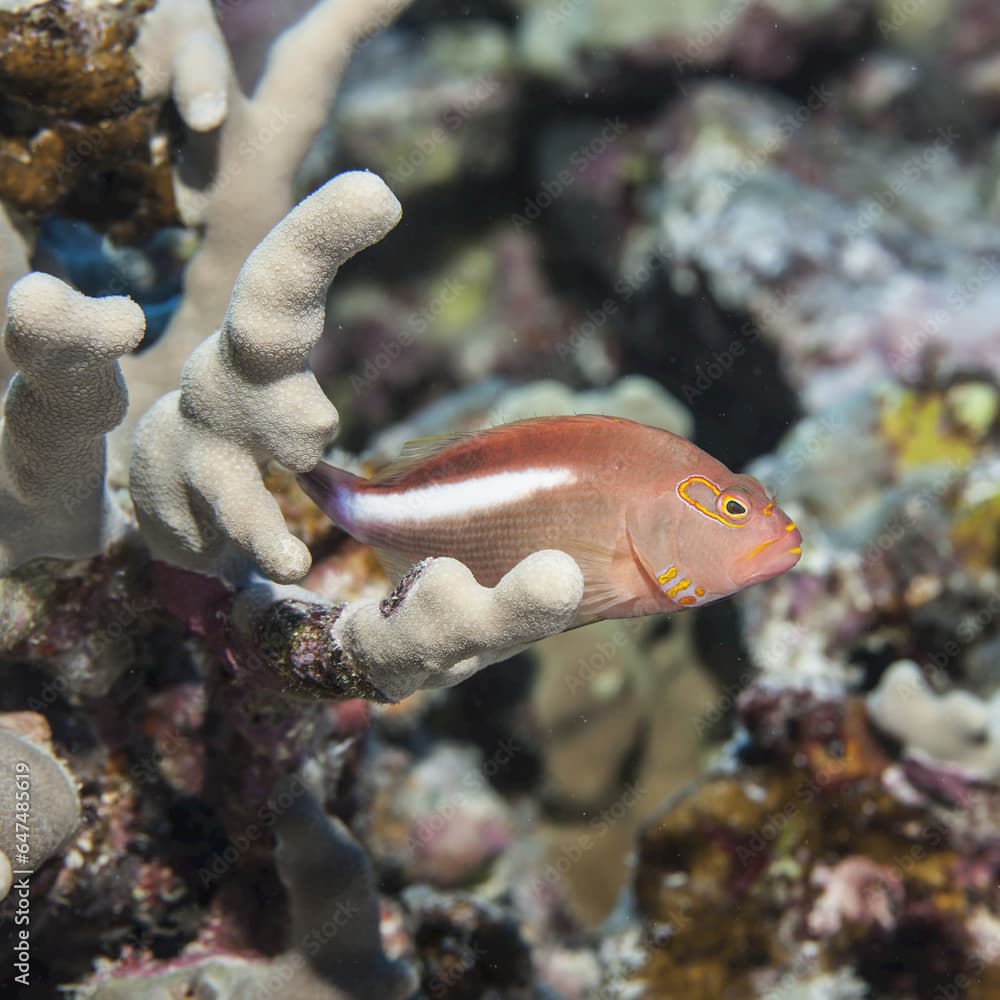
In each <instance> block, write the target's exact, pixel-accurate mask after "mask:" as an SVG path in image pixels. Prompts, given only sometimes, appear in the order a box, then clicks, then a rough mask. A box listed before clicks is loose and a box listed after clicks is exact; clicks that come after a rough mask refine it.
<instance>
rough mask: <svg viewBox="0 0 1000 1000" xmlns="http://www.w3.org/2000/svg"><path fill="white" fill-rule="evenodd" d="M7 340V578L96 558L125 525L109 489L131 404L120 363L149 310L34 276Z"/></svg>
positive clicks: (1, 494) (0, 551)
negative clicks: (114, 441)
mask: <svg viewBox="0 0 1000 1000" xmlns="http://www.w3.org/2000/svg"><path fill="white" fill-rule="evenodd" d="M7 309H8V321H7V326H6V329H5V333H4V343H5V347H6V349H7V353H8V354H9V355H10V358H11V360H12V361H13V363H14V364H15V366H16V367H17V368H18V374H17V375H15V377H14V379H13V380H12V381H11V383H10V387H9V389H8V392H7V397H6V400H5V402H4V416H3V420H2V422H0V573H5V572H8V571H9V570H11V569H13V568H15V567H17V566H18V565H20V564H21V563H23V562H27V561H28V560H29V559H33V558H35V557H37V556H56V557H60V558H67V559H76V558H81V557H84V556H91V555H96V554H97V553H98V552H101V551H102V550H103V549H104V548H105V546H106V545H107V543H108V542H109V541H110V540H111V539H112V537H113V536H114V535H115V533H116V532H117V531H118V529H120V527H121V526H122V524H123V523H124V519H123V518H122V515H121V513H120V512H119V511H118V508H117V507H116V506H115V504H114V501H113V500H112V499H111V497H110V496H109V495H108V493H107V491H106V489H105V483H104V473H105V441H104V436H105V434H106V433H107V432H108V431H110V430H111V429H112V428H114V427H115V426H116V425H117V424H119V423H120V422H121V420H122V418H123V417H124V415H125V410H126V408H127V406H128V397H127V395H126V392H125V385H124V382H123V381H122V375H121V371H120V370H119V367H118V364H117V359H118V358H120V357H121V356H122V355H124V354H127V353H128V352H129V351H131V350H134V349H135V347H136V346H137V345H138V343H139V341H140V340H141V339H142V335H143V331H144V329H145V318H144V316H143V314H142V310H141V309H140V308H139V307H138V306H137V305H136V304H135V303H134V302H132V301H131V300H130V299H127V298H123V297H114V298H103V299H91V298H88V297H87V296H86V295H82V294H80V293H79V292H77V291H74V290H73V289H72V288H70V287H69V286H68V285H65V284H64V283H63V282H61V281H60V280H59V279H58V278H54V277H52V276H51V275H46V274H38V273H35V274H29V275H28V276H27V277H24V278H22V279H21V280H20V281H19V282H17V284H16V285H15V286H14V287H13V289H12V290H11V293H10V296H9V298H8V302H7Z"/></svg>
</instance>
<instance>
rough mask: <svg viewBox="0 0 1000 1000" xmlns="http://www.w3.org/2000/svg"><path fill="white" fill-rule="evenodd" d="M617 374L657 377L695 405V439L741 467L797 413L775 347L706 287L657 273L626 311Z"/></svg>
mask: <svg viewBox="0 0 1000 1000" xmlns="http://www.w3.org/2000/svg"><path fill="white" fill-rule="evenodd" d="M621 344H622V350H623V358H622V362H623V363H622V373H623V374H628V373H630V372H641V373H642V374H645V375H648V376H650V377H652V378H655V379H656V380H657V381H659V382H660V383H661V384H662V385H663V386H664V388H666V389H667V391H668V392H670V393H672V394H673V395H674V396H676V397H677V398H678V399H679V400H680V401H681V402H683V403H684V404H685V405H686V406H687V407H688V408H689V409H690V410H691V412H692V414H693V415H694V419H695V438H694V439H695V441H696V443H697V444H698V445H699V446H700V447H702V448H704V449H705V451H707V452H708V453H709V454H710V455H713V456H715V457H716V458H718V459H719V460H720V461H721V462H724V463H725V464H726V465H728V466H729V467H730V468H732V469H735V470H738V469H741V468H743V467H744V466H745V465H746V463H747V462H748V461H750V460H751V459H753V458H755V457H756V456H758V455H762V454H764V453H766V452H768V451H770V450H772V449H773V448H774V446H775V445H776V444H777V443H778V441H779V440H780V439H781V437H782V435H784V434H785V432H786V431H787V430H788V429H789V427H791V426H792V424H793V423H794V422H795V421H796V420H797V419H798V417H799V415H800V410H799V406H798V401H797V399H796V396H795V393H794V392H793V391H792V389H791V387H790V386H789V385H788V383H787V382H786V381H785V379H784V376H783V375H782V373H781V371H780V369H779V366H778V359H777V356H776V355H775V353H774V352H773V351H772V350H771V349H770V347H768V345H767V344H766V343H765V342H764V340H763V339H762V338H761V337H760V336H759V334H758V333H757V330H756V328H754V327H753V326H752V324H748V322H747V318H746V317H745V316H742V315H739V314H735V313H731V312H727V311H725V310H723V309H721V308H720V307H719V306H718V305H717V304H716V303H715V302H713V301H712V299H711V298H710V296H709V295H708V294H707V293H701V294H694V295H691V296H685V297H680V296H677V295H676V294H675V293H674V292H673V291H672V290H671V289H670V287H669V284H668V280H667V278H666V276H665V275H663V274H662V273H658V274H657V275H656V276H655V277H654V279H653V280H652V281H651V282H650V283H649V285H647V286H646V288H644V289H642V290H641V291H639V292H637V293H636V295H635V297H634V299H633V300H632V301H631V302H630V303H628V305H627V306H626V308H625V309H624V310H623V317H622V337H621Z"/></svg>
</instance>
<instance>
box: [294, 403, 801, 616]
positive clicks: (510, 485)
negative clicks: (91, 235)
mask: <svg viewBox="0 0 1000 1000" xmlns="http://www.w3.org/2000/svg"><path fill="white" fill-rule="evenodd" d="M298 478H299V482H300V483H301V485H302V487H303V489H304V490H305V491H306V493H308V494H309V496H310V497H311V498H312V499H313V500H314V501H315V502H316V503H317V504H318V505H319V506H320V507H321V508H322V509H323V511H324V512H325V513H326V514H327V516H329V517H330V518H331V519H332V520H333V521H335V522H336V523H337V524H339V525H340V526H341V527H342V528H343V529H344V530H345V531H347V532H348V533H349V534H351V535H353V536H354V537H355V538H356V539H357V540H358V541H360V542H364V543H366V544H369V545H373V546H375V547H376V548H377V549H378V550H379V551H380V555H381V556H382V558H383V560H384V561H387V562H388V563H389V564H390V565H391V567H392V568H393V569H398V568H399V567H403V566H405V565H409V564H411V563H415V562H418V561H419V560H421V559H424V558H426V557H428V556H451V557H452V558H454V559H458V560H460V561H461V562H463V563H464V564H465V565H466V566H467V567H468V568H469V569H470V570H471V571H472V573H473V575H474V576H475V578H476V579H477V580H478V581H479V582H480V583H481V584H483V585H484V586H494V585H495V584H496V583H497V582H498V581H499V580H500V578H501V577H502V576H503V575H504V574H505V573H506V572H507V571H508V570H510V569H511V568H512V567H513V566H514V565H515V564H516V563H518V562H520V560H522V559H523V558H524V557H525V556H527V555H529V554H530V553H532V552H537V551H538V550H539V549H561V550H562V551H564V552H567V553H569V555H571V556H573V558H574V559H576V561H577V562H578V563H579V565H580V568H581V570H582V572H583V576H584V583H585V588H584V596H583V600H582V602H581V605H580V608H579V610H578V612H577V619H576V622H575V624H577V625H583V624H587V623H588V622H593V621H597V620H599V619H603V618H629V617H632V616H635V615H647V614H658V613H664V612H671V611H679V610H682V609H685V608H692V607H697V606H699V605H704V604H710V603H711V602H713V601H717V600H719V599H720V598H723V597H727V596H729V595H730V594H733V593H736V592H737V591H739V590H742V589H743V588H744V587H749V586H751V585H752V584H755V583H760V582H761V581H763V580H768V579H771V578H772V577H775V576H777V575H779V574H780V573H784V572H785V571H786V570H788V569H791V567H792V566H794V565H795V564H796V563H797V562H798V560H799V556H800V554H801V551H802V549H801V541H802V539H801V536H800V534H799V532H798V529H797V528H796V527H795V525H794V524H793V523H792V522H791V521H790V520H789V518H788V517H787V515H786V514H785V513H784V512H783V511H782V510H781V509H780V508H779V507H778V506H777V504H776V503H775V501H774V500H773V499H772V498H771V497H769V496H768V494H767V492H766V491H765V489H764V487H763V486H762V485H761V484H760V483H759V482H758V481H757V480H756V479H753V478H752V477H751V476H745V475H736V474H734V473H732V472H730V470H729V469H727V468H726V467H725V466H724V465H723V464H722V463H721V462H718V461H716V460H715V459H714V458H712V457H711V456H710V455H707V454H706V453H705V452H704V451H702V450H701V449H700V448H698V447H697V446H696V445H693V444H692V443H691V442H690V441H687V440H685V439H684V438H682V437H678V436H677V435H676V434H671V433H670V432H669V431H665V430H660V429H659V428H655V427H647V426H646V425H644V424H638V423H634V422H633V421H631V420H622V419H618V418H615V417H602V416H566V417H538V418H534V419H530V420H521V421H518V422H517V423H513V424H506V425H504V426H501V427H494V428H491V429H489V430H485V431H480V432H478V433H473V434H465V435H456V436H452V437H448V438H443V439H437V440H432V441H430V442H414V443H413V444H412V445H408V446H407V448H406V449H405V450H404V452H403V455H402V457H401V459H400V461H399V462H397V463H396V464H395V465H393V466H391V467H390V468H388V469H386V470H385V471H384V472H382V473H381V474H380V475H378V476H377V477H375V478H374V479H370V480H369V479H362V478H360V477H359V476H355V475H353V474H351V473H349V472H345V471H344V470H342V469H338V468H335V467H334V466H331V465H327V464H326V463H323V462H321V463H320V464H319V465H318V466H316V468H314V469H312V470H311V471H310V472H308V473H305V474H304V475H300V476H299V477H298Z"/></svg>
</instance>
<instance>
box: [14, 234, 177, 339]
mask: <svg viewBox="0 0 1000 1000" xmlns="http://www.w3.org/2000/svg"><path fill="white" fill-rule="evenodd" d="M186 239H187V236H186V233H185V231H184V230H182V229H164V230H161V231H160V232H159V233H157V234H156V235H155V236H153V237H152V238H151V239H149V240H147V241H146V242H145V243H143V244H141V245H139V246H128V247H118V246H115V245H114V244H113V243H112V242H111V241H110V240H109V239H108V238H107V237H105V236H103V235H102V234H101V233H98V232H96V231H95V230H93V229H91V228H90V226H88V225H86V224H85V223H83V222H71V221H69V220H67V219H60V218H56V217H50V218H48V219H46V220H45V221H44V222H42V224H41V227H40V229H39V234H38V243H37V244H36V247H35V254H34V265H35V267H37V268H38V269H39V270H42V271H48V272H49V273H51V274H55V275H57V276H58V277H60V278H62V279H63V280H65V281H68V282H70V283H71V284H72V285H74V286H75V287H76V288H78V289H79V290H80V291H81V292H84V293H85V294H87V295H92V296H102V295H129V296H131V297H132V298H133V299H134V300H135V301H136V302H137V303H138V304H139V305H140V306H141V307H142V311H143V312H144V313H145V314H146V335H145V336H144V337H143V339H142V343H141V344H140V345H139V348H138V350H140V351H141V350H143V349H144V348H146V347H149V346H150V345H151V344H153V343H155V342H156V340H158V339H159V337H160V335H161V334H162V333H163V331H164V330H165V329H166V327H167V324H168V323H169V322H170V317H171V316H173V314H174V311H175V310H176V309H177V307H178V306H179V305H180V300H181V285H182V281H183V275H184V266H185V264H186V263H187V260H186V255H185V254H184V253H183V252H182V246H183V243H184V241H185V240H186Z"/></svg>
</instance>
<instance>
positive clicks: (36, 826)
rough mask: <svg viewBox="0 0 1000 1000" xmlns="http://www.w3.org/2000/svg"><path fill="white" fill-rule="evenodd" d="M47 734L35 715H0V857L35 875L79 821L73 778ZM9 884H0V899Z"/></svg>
mask: <svg viewBox="0 0 1000 1000" xmlns="http://www.w3.org/2000/svg"><path fill="white" fill-rule="evenodd" d="M49 735H50V734H49V728H48V724H47V723H46V722H45V720H44V719H43V718H42V716H40V715H36V714H35V713H31V712H22V713H11V712H7V713H4V714H2V715H0V803H2V806H0V859H5V860H6V861H7V862H8V863H9V866H10V868H12V869H13V870H14V872H13V873H14V874H18V875H19V874H22V873H24V872H29V873H31V874H34V872H35V870H36V869H38V868H39V867H40V866H41V865H42V864H43V863H44V862H46V861H47V860H48V859H49V858H50V857H52V855H53V854H56V853H58V851H60V850H61V849H62V847H63V846H64V845H65V844H66V842H67V841H68V840H69V838H70V837H71V836H72V835H73V831H74V830H75V829H76V827H77V824H78V823H79V822H80V801H79V798H78V796H77V791H76V782H75V781H74V780H73V776H72V775H71V774H70V772H69V771H68V770H67V769H66V767H65V766H64V765H63V764H62V763H60V762H59V760H57V759H56V757H55V755H54V754H53V752H52V747H51V745H50V744H49V743H48V738H49ZM2 867H3V873H0V874H6V873H7V865H2ZM2 881H3V879H2V878H0V882H2ZM9 888H10V883H9V882H7V883H6V884H5V885H0V898H3V896H5V895H6V894H7V890H9Z"/></svg>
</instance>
